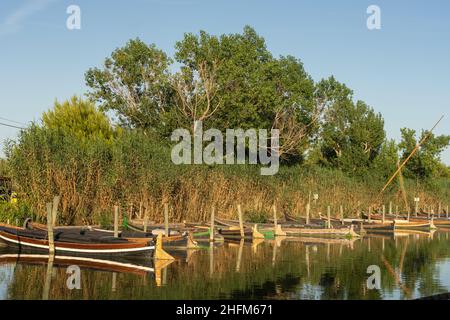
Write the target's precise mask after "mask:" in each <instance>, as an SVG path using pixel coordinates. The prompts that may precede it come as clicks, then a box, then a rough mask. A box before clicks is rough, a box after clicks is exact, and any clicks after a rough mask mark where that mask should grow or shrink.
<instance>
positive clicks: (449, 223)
mask: <svg viewBox="0 0 450 320" xmlns="http://www.w3.org/2000/svg"><path fill="white" fill-rule="evenodd" d="M410 221H411V222H415V223H429V222H431V220H428V219H423V218H419V217H417V218H416V217H411V218H410ZM432 221H433V224H434V225H435V226H436V227H437V228H449V227H450V220H449V219H445V218H435V219H433V220H432Z"/></svg>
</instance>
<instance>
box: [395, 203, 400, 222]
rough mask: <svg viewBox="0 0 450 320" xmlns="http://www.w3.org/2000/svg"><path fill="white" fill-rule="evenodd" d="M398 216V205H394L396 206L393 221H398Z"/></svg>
mask: <svg viewBox="0 0 450 320" xmlns="http://www.w3.org/2000/svg"><path fill="white" fill-rule="evenodd" d="M398 215H399V212H398V205H396V206H395V219H398Z"/></svg>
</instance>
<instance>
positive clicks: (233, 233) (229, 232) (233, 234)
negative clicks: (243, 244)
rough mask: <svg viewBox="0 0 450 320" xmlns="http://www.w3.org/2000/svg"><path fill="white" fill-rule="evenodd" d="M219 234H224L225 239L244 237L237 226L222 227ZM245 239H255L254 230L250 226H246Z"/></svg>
mask: <svg viewBox="0 0 450 320" xmlns="http://www.w3.org/2000/svg"><path fill="white" fill-rule="evenodd" d="M219 234H220V235H221V236H223V238H224V239H225V240H240V239H242V236H241V230H240V229H239V228H237V227H227V228H220V229H219ZM244 239H245V240H252V239H253V230H252V229H250V228H244Z"/></svg>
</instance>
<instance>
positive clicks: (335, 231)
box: [283, 226, 360, 237]
mask: <svg viewBox="0 0 450 320" xmlns="http://www.w3.org/2000/svg"><path fill="white" fill-rule="evenodd" d="M283 231H284V232H286V235H287V236H303V235H309V236H338V237H359V236H360V235H359V234H357V233H356V232H355V231H354V230H353V226H351V227H343V228H330V229H324V228H283Z"/></svg>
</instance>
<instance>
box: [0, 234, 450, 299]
mask: <svg viewBox="0 0 450 320" xmlns="http://www.w3.org/2000/svg"><path fill="white" fill-rule="evenodd" d="M73 265H75V266H78V267H79V268H80V270H81V272H80V289H72V290H71V289H69V287H68V285H67V284H68V279H69V277H70V276H71V274H70V272H69V273H68V269H67V268H68V267H70V266H73ZM369 266H378V267H379V270H380V272H381V274H380V286H381V288H380V289H370V288H368V286H367V280H368V278H369V277H370V276H371V273H368V267H369ZM448 291H450V240H449V234H448V233H443V232H436V233H434V234H426V233H423V234H396V235H373V236H370V237H366V238H364V239H358V240H346V239H323V238H322V239H314V238H306V237H305V238H279V239H276V240H272V241H259V242H255V243H253V244H252V243H247V242H245V243H244V242H236V243H225V244H223V245H221V246H212V245H211V246H210V245H208V244H206V245H205V246H204V247H202V249H201V250H195V251H190V252H184V253H183V254H182V255H180V256H179V258H178V259H177V260H176V261H174V262H173V263H166V262H161V261H159V262H157V263H153V262H151V261H148V262H147V263H145V264H142V263H140V264H138V263H133V262H132V261H131V262H127V261H125V262H124V261H118V262H111V261H110V262H108V261H101V260H100V261H95V260H93V261H84V260H77V259H69V258H67V257H66V258H63V257H55V259H50V260H49V257H48V256H45V255H43V256H38V255H34V256H33V255H17V254H15V253H11V251H8V250H7V249H4V248H0V299H220V298H222V299H333V300H334V299H338V300H339V299H376V300H378V299H416V298H422V297H427V296H432V295H437V294H442V293H445V292H448Z"/></svg>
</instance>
